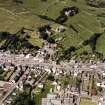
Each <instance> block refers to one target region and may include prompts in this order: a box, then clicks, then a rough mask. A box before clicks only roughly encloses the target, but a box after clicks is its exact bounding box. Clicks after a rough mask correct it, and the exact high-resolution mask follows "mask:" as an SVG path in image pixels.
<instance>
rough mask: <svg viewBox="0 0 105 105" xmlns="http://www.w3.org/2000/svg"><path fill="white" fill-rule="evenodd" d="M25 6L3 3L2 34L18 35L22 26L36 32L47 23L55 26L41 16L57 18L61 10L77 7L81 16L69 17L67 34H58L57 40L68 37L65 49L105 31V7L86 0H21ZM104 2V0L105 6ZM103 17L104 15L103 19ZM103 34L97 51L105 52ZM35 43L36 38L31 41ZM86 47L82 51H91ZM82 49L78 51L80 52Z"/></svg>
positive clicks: (0, 15) (0, 8) (0, 9)
mask: <svg viewBox="0 0 105 105" xmlns="http://www.w3.org/2000/svg"><path fill="white" fill-rule="evenodd" d="M21 1H22V3H18V4H16V3H14V2H13V1H12V0H0V31H9V32H11V33H15V32H16V31H18V30H19V29H20V28H21V27H26V28H32V29H35V28H37V27H38V26H42V25H44V24H55V23H53V22H51V21H48V20H45V19H41V18H40V15H41V16H42V15H44V16H47V17H49V18H51V19H56V18H57V17H58V16H59V14H60V11H61V10H62V9H63V8H65V7H71V6H76V7H78V8H79V10H80V13H79V14H77V15H75V16H73V17H69V19H68V20H67V21H66V22H65V23H64V25H65V26H66V28H67V29H66V31H65V32H64V33H57V34H55V35H54V36H56V38H59V37H63V36H65V38H64V40H63V41H62V43H63V46H64V48H65V49H66V48H69V47H70V46H78V45H79V44H80V43H82V42H83V41H84V40H87V39H89V38H90V37H91V36H92V35H93V34H94V33H102V32H103V31H104V28H105V25H104V24H105V17H104V16H103V15H102V14H105V8H104V6H103V8H97V7H92V6H90V5H88V4H87V2H86V0H46V1H44V0H21ZM104 2H105V0H102V3H104ZM100 15H101V16H100ZM70 25H72V26H73V27H75V29H76V30H77V31H78V33H76V32H75V31H74V30H72V29H71V28H70V27H69V26H70ZM104 35H105V34H103V35H102V36H101V37H100V38H99V39H98V41H97V45H96V50H97V51H99V52H103V53H104V52H105V50H104V49H105V46H104V45H105V41H104ZM31 41H33V39H31ZM89 49H90V48H89V47H87V46H86V47H84V48H82V49H81V51H83V50H85V51H89ZM81 51H80V50H79V51H78V52H81Z"/></svg>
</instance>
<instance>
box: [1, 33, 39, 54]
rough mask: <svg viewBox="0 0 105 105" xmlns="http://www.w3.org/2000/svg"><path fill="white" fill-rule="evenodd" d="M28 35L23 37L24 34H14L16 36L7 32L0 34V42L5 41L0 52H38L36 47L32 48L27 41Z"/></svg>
mask: <svg viewBox="0 0 105 105" xmlns="http://www.w3.org/2000/svg"><path fill="white" fill-rule="evenodd" d="M28 38H29V37H28V35H27V36H25V33H24V34H23V33H21V32H19V33H16V34H10V33H8V32H1V33H0V42H1V41H3V40H5V42H4V43H3V44H2V45H1V47H0V50H4V51H7V50H9V51H11V52H16V51H17V52H19V51H22V50H23V49H24V50H25V49H27V50H31V49H34V50H38V49H39V47H38V46H33V45H32V44H31V43H30V42H29V41H28Z"/></svg>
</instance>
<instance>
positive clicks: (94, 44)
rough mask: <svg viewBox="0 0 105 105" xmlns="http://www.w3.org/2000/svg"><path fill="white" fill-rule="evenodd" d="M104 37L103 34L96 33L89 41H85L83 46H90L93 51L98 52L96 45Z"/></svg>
mask: <svg viewBox="0 0 105 105" xmlns="http://www.w3.org/2000/svg"><path fill="white" fill-rule="evenodd" d="M101 35H102V33H95V34H94V35H92V36H91V37H90V38H89V39H88V40H85V41H84V42H83V45H88V44H89V45H90V47H91V48H92V51H93V52H95V50H96V43H97V39H98V38H99V37H100V36H101Z"/></svg>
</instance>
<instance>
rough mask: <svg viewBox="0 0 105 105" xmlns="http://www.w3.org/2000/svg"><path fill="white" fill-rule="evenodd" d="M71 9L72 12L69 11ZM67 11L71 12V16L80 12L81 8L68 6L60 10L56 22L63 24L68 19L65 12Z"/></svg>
mask: <svg viewBox="0 0 105 105" xmlns="http://www.w3.org/2000/svg"><path fill="white" fill-rule="evenodd" d="M69 11H70V12H69ZM66 12H68V13H69V16H74V15H75V14H77V13H79V9H78V8H76V7H67V8H64V9H63V10H62V11H60V16H58V17H57V18H56V19H55V22H57V23H59V24H63V23H65V22H66V21H67V20H68V16H67V15H66V14H65V13H66Z"/></svg>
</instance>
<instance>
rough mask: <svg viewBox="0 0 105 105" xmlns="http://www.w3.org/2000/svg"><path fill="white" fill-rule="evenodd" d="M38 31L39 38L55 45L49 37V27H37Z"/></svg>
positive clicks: (53, 40)
mask: <svg viewBox="0 0 105 105" xmlns="http://www.w3.org/2000/svg"><path fill="white" fill-rule="evenodd" d="M38 31H39V32H40V38H42V39H44V40H46V41H47V42H49V43H55V39H54V38H53V37H52V36H51V34H52V32H51V27H50V26H49V25H45V26H42V27H39V28H38ZM48 33H50V34H48Z"/></svg>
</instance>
